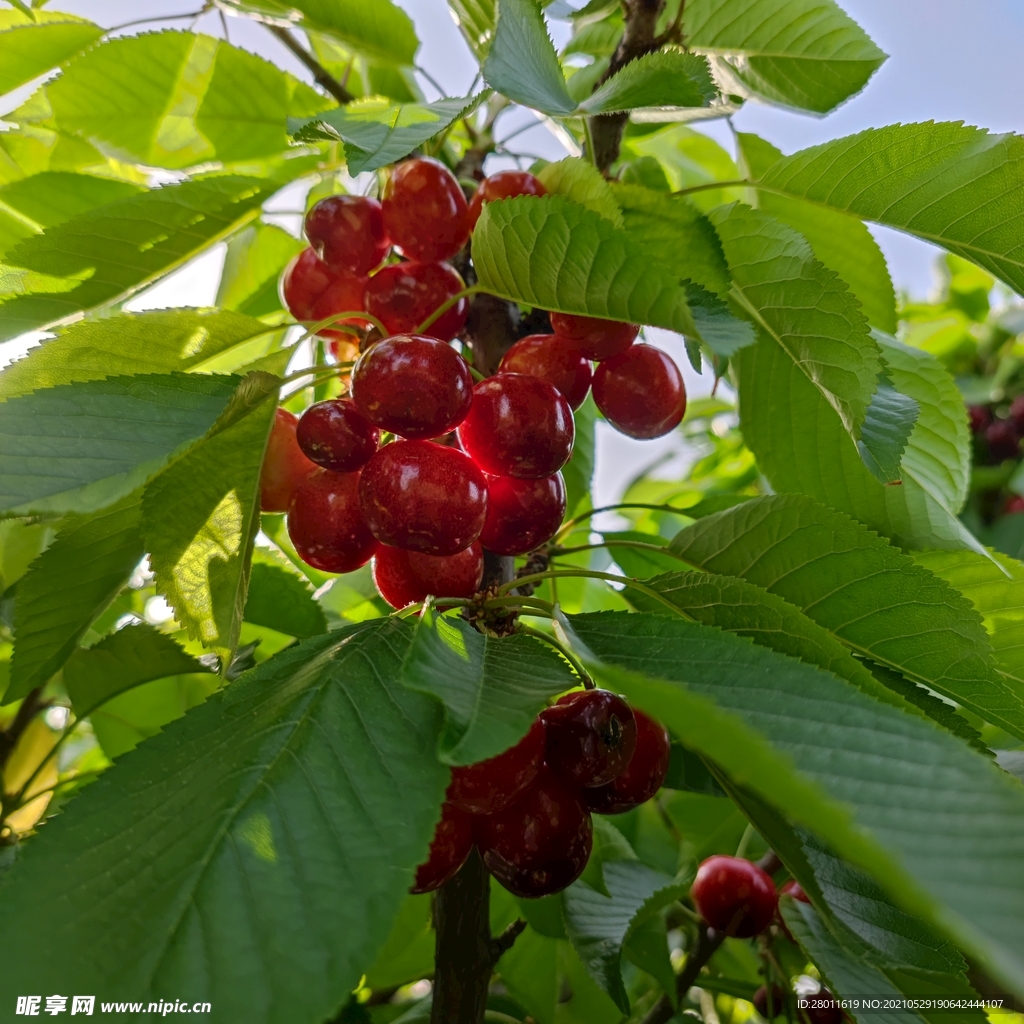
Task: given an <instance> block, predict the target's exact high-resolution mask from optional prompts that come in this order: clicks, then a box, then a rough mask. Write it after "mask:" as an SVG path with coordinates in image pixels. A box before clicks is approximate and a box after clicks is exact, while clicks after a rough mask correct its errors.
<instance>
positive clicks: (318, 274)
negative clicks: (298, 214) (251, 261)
mask: <svg viewBox="0 0 1024 1024" xmlns="http://www.w3.org/2000/svg"><path fill="white" fill-rule="evenodd" d="M334 278H335V275H334V274H333V273H332V272H331V269H330V267H328V266H327V264H326V263H324V262H323V261H322V260H321V259H320V258H319V257H318V256H317V254H316V253H315V252H314V251H313V250H312V249H303V250H302V252H300V253H299V254H298V256H296V257H294V259H292V261H291V262H290V263H289V264H288V266H287V267H285V268H284V272H283V273H282V274H281V301H282V302H284V304H285V306H286V307H287V308H288V311H289V312H290V313H291V315H292V316H293V317H295V319H296V320H315V319H316V317H314V316H313V306H314V305H315V304H316V300H317V299H319V298H320V296H321V295H323V293H324V292H325V291H327V288H328V286H329V285H330V283H331V282H332V281H333V280H334Z"/></svg>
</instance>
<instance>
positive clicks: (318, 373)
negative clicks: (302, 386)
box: [281, 363, 355, 387]
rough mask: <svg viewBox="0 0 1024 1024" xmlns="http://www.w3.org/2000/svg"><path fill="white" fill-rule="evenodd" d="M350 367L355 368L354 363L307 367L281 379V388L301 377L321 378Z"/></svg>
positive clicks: (320, 364) (322, 364)
mask: <svg viewBox="0 0 1024 1024" xmlns="http://www.w3.org/2000/svg"><path fill="white" fill-rule="evenodd" d="M351 366H355V363H318V364H317V365H315V366H307V367H305V368H304V369H302V370H296V371H295V372H294V373H289V374H288V376H287V377H282V378H281V384H282V386H283V385H285V384H292V383H294V382H295V381H297V380H302V378H303V377H323V376H325V375H327V374H331V373H337V372H338V371H339V370H344V369H347V368H348V367H351ZM308 386H309V385H307V387H308Z"/></svg>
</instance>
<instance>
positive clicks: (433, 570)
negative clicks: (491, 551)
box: [373, 544, 484, 608]
mask: <svg viewBox="0 0 1024 1024" xmlns="http://www.w3.org/2000/svg"><path fill="white" fill-rule="evenodd" d="M483 575H484V552H483V549H482V548H481V547H480V545H479V544H471V545H470V546H469V547H468V548H466V550H465V551H460V552H459V553H458V554H457V555H422V554H420V553H419V552H418V551H406V550H404V549H403V548H393V547H389V546H388V545H387V544H382V545H381V546H380V547H379V548H377V554H376V555H374V557H373V582H374V583H375V584H376V585H377V589H378V590H379V591H380V596H381V597H383V598H384V600H385V601H387V603H388V604H389V605H391V607H392V608H404V607H405V606H406V605H410V604H420V603H421V602H422V601H425V600H426V599H427V597H428V596H430V595H433V596H434V597H472V596H473V595H474V594H475V593H476V592H477V590H479V589H480V581H481V580H482V579H483Z"/></svg>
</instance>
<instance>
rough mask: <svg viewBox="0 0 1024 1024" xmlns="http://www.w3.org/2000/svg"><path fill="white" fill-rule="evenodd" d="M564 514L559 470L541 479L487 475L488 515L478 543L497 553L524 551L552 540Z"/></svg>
mask: <svg viewBox="0 0 1024 1024" xmlns="http://www.w3.org/2000/svg"><path fill="white" fill-rule="evenodd" d="M564 515H565V481H564V480H563V479H562V474H561V473H556V474H555V475H554V476H546V477H542V478H541V479H540V480H517V479H515V477H511V476H491V477H488V478H487V519H486V520H485V522H484V530H483V533H481V534H480V543H481V544H483V546H484V547H485V548H487V550H488V551H493V552H494V553H495V554H498V555H525V554H526V552H527V551H532V550H533V549H534V548H536V547H539V546H540V545H541V544H543V543H545V542H546V541H549V540H551V538H552V537H554V535H555V534H556V533H557V532H558V528H559V526H561V525H562V517H563V516H564Z"/></svg>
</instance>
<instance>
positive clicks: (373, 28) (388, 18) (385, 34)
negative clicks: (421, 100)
mask: <svg viewBox="0 0 1024 1024" xmlns="http://www.w3.org/2000/svg"><path fill="white" fill-rule="evenodd" d="M228 3H230V4H232V6H235V7H238V8H240V9H242V10H251V11H258V12H261V13H264V14H270V15H276V16H277V17H278V18H279V19H286V20H287V21H288V22H289V23H294V22H295V21H296V17H295V16H296V14H298V15H300V16H301V18H300V19H299V20H298V24H299V25H300V26H301V27H302V28H303V29H307V30H310V31H313V32H323V33H325V34H326V35H329V36H333V37H334V38H335V39H338V40H340V41H341V42H343V43H345V44H346V45H347V46H350V47H352V49H354V50H356V51H357V52H358V53H361V54H363V55H364V56H367V57H377V58H379V59H380V60H383V61H385V62H387V63H389V64H412V63H413V60H414V58H415V56H416V51H417V50H418V49H419V45H420V44H419V40H418V39H417V38H416V29H415V28H414V27H413V23H412V19H411V18H410V17H409V15H408V14H406V13H405V11H403V10H402V8H401V7H399V6H398V5H397V4H394V3H392V2H391V0H228Z"/></svg>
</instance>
